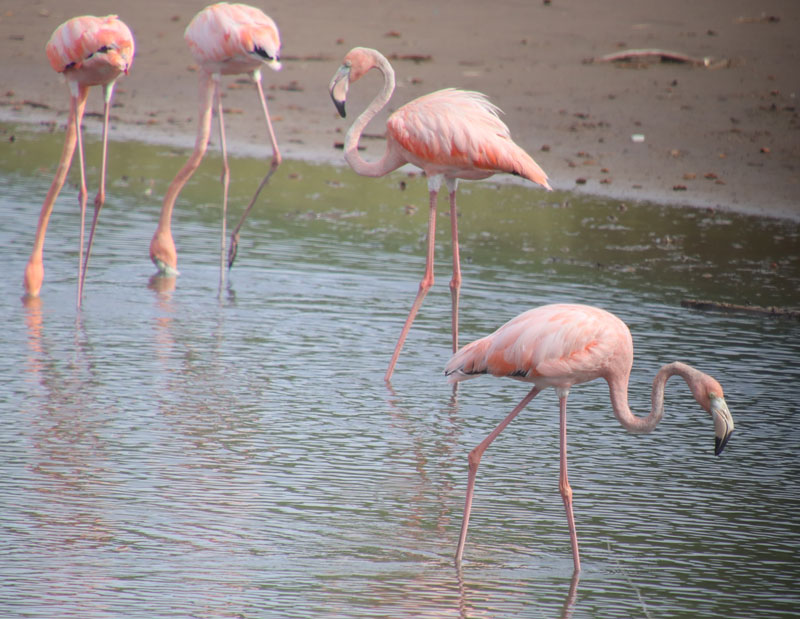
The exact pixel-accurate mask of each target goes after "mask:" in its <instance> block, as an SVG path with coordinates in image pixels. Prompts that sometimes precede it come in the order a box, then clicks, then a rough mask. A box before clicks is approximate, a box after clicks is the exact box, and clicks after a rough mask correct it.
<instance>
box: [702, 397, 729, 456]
mask: <svg viewBox="0 0 800 619" xmlns="http://www.w3.org/2000/svg"><path fill="white" fill-rule="evenodd" d="M708 399H709V411H710V412H711V417H712V418H713V419H714V435H715V440H714V454H715V455H717V456H718V455H719V454H721V453H722V450H723V449H725V445H727V444H728V439H729V438H730V437H731V433H732V432H733V417H732V416H731V412H730V411H729V410H728V405H727V404H726V403H725V398H724V397H722V387H720V389H719V395H717V394H716V393H714V392H710V393H709V394H708Z"/></svg>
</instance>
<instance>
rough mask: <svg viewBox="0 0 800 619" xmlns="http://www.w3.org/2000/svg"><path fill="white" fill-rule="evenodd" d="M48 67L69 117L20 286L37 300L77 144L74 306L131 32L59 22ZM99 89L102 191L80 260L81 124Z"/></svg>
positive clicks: (86, 19)
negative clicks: (51, 225) (60, 79)
mask: <svg viewBox="0 0 800 619" xmlns="http://www.w3.org/2000/svg"><path fill="white" fill-rule="evenodd" d="M45 52H46V53H47V58H48V59H49V60H50V65H51V66H52V67H53V69H55V70H56V71H57V72H58V73H61V74H62V75H63V76H64V78H65V79H66V80H67V84H68V86H69V91H70V106H69V119H68V120H67V130H66V137H65V139H64V148H63V149H62V151H61V159H60V160H59V162H58V168H57V169H56V175H55V178H53V182H52V184H51V185H50V190H49V191H48V192H47V196H46V197H45V199H44V203H43V204H42V210H41V212H40V214H39V223H38V225H37V227H36V237H35V239H34V242H33V251H32V252H31V256H30V258H29V259H28V264H27V266H26V267H25V276H24V280H23V285H24V286H25V294H26V295H27V296H28V297H37V296H39V292H40V290H41V288H42V281H43V280H44V266H43V264H42V253H43V251H44V238H45V234H46V233H47V223H48V222H49V221H50V215H51V213H52V212H53V204H54V203H55V201H56V198H57V197H58V194H59V192H60V191H61V188H62V187H63V186H64V181H65V180H66V178H67V172H69V168H70V166H71V165H72V157H73V155H74V154H75V146H76V144H77V147H78V161H79V162H80V169H81V186H80V189H79V191H78V201H79V202H80V208H81V231H80V253H79V255H78V301H77V304H78V307H80V305H81V298H82V297H83V282H84V279H85V278H86V267H87V265H88V264H89V255H90V254H91V251H92V240H93V239H94V230H95V226H96V225H97V218H98V215H99V214H100V209H101V208H102V207H103V203H104V202H105V181H106V153H107V148H108V116H109V110H110V108H111V95H112V93H113V91H114V84H115V83H116V80H117V78H118V77H119V76H120V75H121V74H123V73H125V74H127V73H128V71H129V70H130V67H131V63H132V62H133V54H134V42H133V35H132V34H131V31H130V29H129V28H128V26H126V25H125V24H124V23H123V22H122V21H120V20H119V18H117V16H116V15H108V16H106V17H94V16H92V15H84V16H83V17H73V18H72V19H69V20H67V21H66V22H64V23H63V24H61V25H60V26H59V27H58V28H56V30H55V31H54V32H53V35H52V36H51V37H50V40H49V41H48V42H47V46H46V47H45ZM92 86H102V87H103V100H104V110H103V161H102V164H101V168H100V187H99V189H98V192H97V196H96V197H95V200H94V218H93V220H92V229H91V232H90V234H89V245H88V248H87V251H86V258H85V259H84V256H83V229H84V224H85V218H86V198H87V190H86V173H85V167H84V158H83V139H82V135H81V122H82V120H83V112H84V110H85V108H86V99H87V97H88V96H89V88H90V87H92Z"/></svg>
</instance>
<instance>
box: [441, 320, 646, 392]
mask: <svg viewBox="0 0 800 619" xmlns="http://www.w3.org/2000/svg"><path fill="white" fill-rule="evenodd" d="M632 365H633V340H632V338H631V334H630V330H629V329H628V326H627V325H626V324H625V323H624V322H622V321H621V320H620V319H619V318H617V317H616V316H614V315H613V314H611V313H609V312H606V311H605V310H602V309H600V308H597V307H590V306H587V305H568V304H557V305H545V306H542V307H537V308H534V309H531V310H528V311H527V312H524V313H522V314H520V315H519V316H517V317H516V318H512V319H511V320H509V321H508V322H507V323H506V324H504V325H503V326H502V327H500V328H499V329H497V331H495V332H494V333H492V334H491V335H488V336H486V337H484V338H481V339H479V340H476V341H474V342H472V343H471V344H468V345H466V346H464V347H463V348H462V349H461V350H459V351H458V352H457V353H456V354H455V355H454V356H453V357H452V359H450V361H449V362H448V364H447V366H446V367H445V374H446V375H448V376H449V380H450V382H451V383H456V382H459V381H462V380H468V379H470V378H475V377H476V376H478V375H480V374H491V375H492V376H508V377H510V378H515V379H517V380H522V381H526V382H532V383H536V384H537V385H539V386H540V387H542V388H544V387H571V386H572V385H576V384H579V383H583V382H588V381H590V380H594V379H595V378H601V377H605V376H607V375H608V374H609V373H610V372H627V373H630V369H631V366H632Z"/></svg>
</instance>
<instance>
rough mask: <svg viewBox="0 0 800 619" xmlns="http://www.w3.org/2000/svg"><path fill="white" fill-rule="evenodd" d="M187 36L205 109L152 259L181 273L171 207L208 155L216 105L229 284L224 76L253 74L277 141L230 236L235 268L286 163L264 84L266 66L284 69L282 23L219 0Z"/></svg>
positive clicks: (168, 198)
mask: <svg viewBox="0 0 800 619" xmlns="http://www.w3.org/2000/svg"><path fill="white" fill-rule="evenodd" d="M184 39H185V41H186V44H187V45H188V46H189V51H190V52H191V54H192V56H193V57H194V59H195V60H196V61H197V63H198V64H199V65H200V69H201V70H200V71H199V78H200V111H199V114H198V122H197V138H196V140H195V147H194V150H193V151H192V155H191V156H190V157H189V160H188V161H187V162H186V164H184V166H183V167H182V168H181V169H180V170H179V171H178V173H177V174H176V175H175V178H174V179H173V180H172V182H171V183H170V186H169V187H168V188H167V193H166V194H165V195H164V202H163V203H162V206H161V217H160V218H159V222H158V226H157V227H156V230H155V232H154V233H153V238H152V239H151V241H150V259H151V260H152V261H153V263H154V264H155V265H156V267H157V268H158V270H159V272H160V273H161V274H164V275H170V276H174V275H177V274H178V252H177V249H176V247H175V240H174V238H173V236H172V211H173V209H174V208H175V201H176V200H177V199H178V195H179V194H180V192H181V190H182V189H183V187H184V185H185V184H186V183H187V181H188V180H189V179H190V178H191V177H192V175H193V174H194V172H195V170H197V168H198V166H199V165H200V162H201V161H202V159H203V157H204V156H205V153H206V149H207V148H208V141H209V139H210V136H211V116H212V109H213V107H214V105H215V104H216V108H217V119H218V121H219V128H220V146H221V149H222V160H223V175H222V185H223V192H222V194H223V195H222V239H221V241H220V271H219V286H220V290H222V286H223V284H224V282H225V268H226V267H225V264H226V257H225V253H226V241H225V235H226V233H227V232H226V230H227V206H228V183H229V181H230V175H229V167H228V155H227V145H226V138H225V123H224V111H223V107H222V94H221V92H220V79H221V76H222V75H238V74H242V73H248V74H250V78H251V79H252V81H253V83H254V84H255V87H256V90H257V92H258V97H259V102H260V103H261V110H262V112H263V114H264V121H265V123H266V125H267V132H268V134H269V141H270V144H271V145H272V161H271V163H270V167H269V170H268V171H267V173H266V175H265V176H264V178H263V179H262V181H261V183H260V184H259V186H258V188H257V189H256V191H255V194H254V195H253V198H252V199H251V200H250V202H249V204H248V205H247V206H246V207H245V209H244V212H243V213H242V216H241V217H240V219H239V223H238V224H237V225H236V227H235V228H234V231H233V233H232V234H231V240H230V246H229V247H228V251H227V268H228V269H230V268H231V266H232V265H233V262H234V260H235V258H236V252H237V248H238V244H239V231H240V229H241V227H242V225H243V224H244V221H245V219H246V218H247V216H248V214H249V213H250V210H251V209H252V207H253V205H254V204H255V202H256V200H257V199H258V196H259V194H260V193H261V190H262V189H263V188H264V187H265V186H266V184H267V182H268V181H269V179H270V178H271V176H272V174H273V173H274V172H275V170H276V169H277V168H278V166H279V165H280V162H281V154H280V150H279V149H278V141H277V139H276V137H275V131H274V129H273V127H272V120H271V119H270V116H269V110H268V109H267V99H266V97H265V96H264V90H263V87H262V86H261V68H262V67H263V66H264V65H266V66H268V67H270V68H271V69H273V70H275V71H279V70H280V68H281V63H280V62H279V59H280V48H281V40H280V34H279V33H278V26H277V25H276V24H275V22H274V21H273V20H272V18H271V17H269V16H268V15H265V14H264V12H263V11H261V10H260V9H257V8H255V7H252V6H248V5H246V4H229V3H227V2H218V3H216V4H212V5H210V6H207V7H206V8H204V9H203V10H202V11H200V12H199V13H197V15H195V16H194V18H193V19H192V21H191V22H189V25H188V26H186V31H185V32H184Z"/></svg>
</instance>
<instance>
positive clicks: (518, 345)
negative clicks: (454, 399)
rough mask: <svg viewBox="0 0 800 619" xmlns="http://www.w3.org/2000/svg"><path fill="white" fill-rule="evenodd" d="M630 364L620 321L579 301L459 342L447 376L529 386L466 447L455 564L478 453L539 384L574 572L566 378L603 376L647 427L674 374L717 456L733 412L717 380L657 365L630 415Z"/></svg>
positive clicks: (632, 423) (639, 429) (618, 412)
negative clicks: (707, 422)
mask: <svg viewBox="0 0 800 619" xmlns="http://www.w3.org/2000/svg"><path fill="white" fill-rule="evenodd" d="M632 366H633V340H632V338H631V333H630V330H629V329H628V326H627V325H626V324H625V323H624V322H622V320H620V319H619V318H617V317H616V316H614V315H613V314H610V313H609V312H607V311H605V310H602V309H599V308H596V307H589V306H586V305H545V306H542V307H537V308H535V309H532V310H528V311H527V312H524V313H523V314H520V315H519V316H517V317H516V318H513V319H512V320H510V321H509V322H507V323H506V324H504V325H503V326H502V327H500V328H499V329H498V330H497V331H495V332H494V333H492V334H491V335H488V336H487V337H484V338H482V339H479V340H476V341H474V342H472V343H471V344H467V345H466V346H464V347H463V348H462V349H461V350H459V351H458V352H457V353H456V354H455V355H454V356H453V357H452V358H451V359H450V361H449V362H448V363H447V365H446V366H445V370H444V373H445V375H447V376H449V377H450V379H449V380H450V382H451V383H456V382H459V381H462V380H468V379H470V378H475V377H476V376H478V375H480V374H492V375H493V376H508V377H509V378H514V379H516V380H521V381H523V382H528V383H533V388H532V389H531V390H530V392H528V395H526V396H525V397H524V398H523V399H522V401H521V402H520V403H519V404H518V405H517V406H516V408H514V410H512V411H511V412H510V413H509V414H508V416H507V417H506V418H505V419H503V421H502V422H500V424H499V425H498V426H497V427H496V428H495V429H494V430H493V431H492V432H491V434H489V436H487V437H486V438H485V439H484V440H483V441H482V442H481V443H480V444H479V445H478V446H477V447H475V449H473V450H472V451H471V452H470V454H469V476H468V479H467V497H466V504H465V506H464V518H463V520H462V523H461V536H460V538H459V541H458V549H457V551H456V563H457V564H460V563H461V558H462V556H463V553H464V543H465V541H466V538H467V526H468V525H469V515H470V511H471V508H472V496H473V493H474V490H475V477H476V475H477V472H478V465H479V464H480V461H481V456H482V455H483V452H484V451H486V448H487V447H488V446H489V445H490V444H491V443H492V441H494V439H496V438H497V436H498V435H499V434H500V432H502V431H503V429H504V428H505V427H506V426H507V425H508V424H509V423H510V422H511V420H512V419H514V417H516V416H517V414H519V412H520V411H521V410H522V409H523V408H525V406H527V404H528V403H529V402H530V401H531V400H532V399H533V398H534V397H535V396H536V394H538V393H539V392H540V391H541V390H542V389H546V388H547V387H553V388H555V390H556V393H557V394H558V401H559V409H560V418H561V431H560V439H561V475H560V480H559V489H560V491H561V496H562V498H563V500H564V507H565V509H566V512H567V522H568V525H569V534H570V539H571V542H572V558H573V561H574V565H575V572H579V571H580V569H581V563H580V555H579V552H578V536H577V533H576V531H575V518H574V517H573V514H572V488H571V487H570V485H569V479H568V478H567V395H568V394H569V389H570V387H572V385H577V384H579V383H585V382H589V381H591V380H594V379H595V378H603V379H605V380H606V382H607V383H608V389H609V395H610V396H611V406H612V408H613V409H614V416H615V417H616V418H617V420H618V421H619V422H620V424H622V426H623V427H624V428H625V429H627V430H629V431H630V432H635V433H647V432H651V431H652V430H653V429H654V428H655V427H656V425H658V422H659V421H661V417H662V416H663V414H664V387H665V385H666V383H667V379H668V378H669V377H670V376H674V375H678V376H680V377H681V378H683V380H685V381H686V383H687V384H688V385H689V388H690V389H691V391H692V395H693V396H694V398H695V400H697V403H698V404H700V406H701V408H702V409H703V410H705V411H706V412H707V413H710V414H711V418H712V419H713V421H714V433H715V434H716V445H715V450H714V453H715V454H716V455H719V454H720V453H722V450H723V449H724V448H725V444H726V443H727V442H728V439H729V438H730V435H731V432H733V418H732V417H731V414H730V412H729V411H728V406H727V404H726V403H725V398H724V397H723V393H722V387H721V386H720V384H719V383H718V382H717V381H716V380H714V379H713V378H712V377H711V376H708V375H707V374H703V373H702V372H701V371H699V370H696V369H694V368H693V367H691V366H689V365H686V364H685V363H680V362H675V363H670V364H667V365H665V366H663V367H662V368H661V369H660V370H659V371H658V373H657V374H656V377H655V379H654V380H653V393H652V408H651V411H650V414H649V415H647V416H646V417H638V416H636V415H634V414H633V413H631V410H630V408H629V407H628V379H629V378H630V373H631V367H632Z"/></svg>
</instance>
